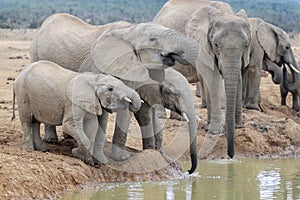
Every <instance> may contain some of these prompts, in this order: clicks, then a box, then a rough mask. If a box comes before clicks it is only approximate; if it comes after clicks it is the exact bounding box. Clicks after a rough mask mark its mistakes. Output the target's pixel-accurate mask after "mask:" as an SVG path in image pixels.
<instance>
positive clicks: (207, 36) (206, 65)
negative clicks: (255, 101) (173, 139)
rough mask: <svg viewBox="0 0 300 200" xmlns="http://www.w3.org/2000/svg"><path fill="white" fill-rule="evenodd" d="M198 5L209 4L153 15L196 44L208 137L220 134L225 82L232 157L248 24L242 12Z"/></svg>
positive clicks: (177, 6) (172, 4)
mask: <svg viewBox="0 0 300 200" xmlns="http://www.w3.org/2000/svg"><path fill="white" fill-rule="evenodd" d="M198 3H200V4H201V5H203V4H209V2H208V1H189V2H188V3H187V2H186V1H183V0H171V1H168V2H167V3H166V4H165V5H164V7H163V8H162V9H161V10H160V11H159V13H158V14H157V15H156V17H155V18H154V22H156V23H160V24H162V25H164V26H167V27H169V28H172V29H175V30H179V31H180V30H181V32H184V33H185V34H186V35H187V36H189V37H191V38H193V39H194V40H195V41H197V43H198V45H199V56H198V59H197V62H196V65H197V66H196V68H197V73H198V74H200V75H201V77H202V78H203V79H204V82H205V83H206V85H207V88H208V92H209V95H210V98H209V99H208V100H209V101H208V133H211V134H219V133H220V132H221V131H222V126H221V103H220V100H221V97H220V88H221V84H222V77H223V78H224V85H225V93H226V112H225V121H226V136H227V143H228V149H227V153H228V155H229V156H230V157H233V156H234V135H235V127H237V126H242V117H241V113H242V74H241V71H242V70H243V69H244V68H245V67H246V66H247V65H248V64H249V51H250V40H251V34H250V27H249V22H248V19H247V16H246V13H245V12H244V11H243V10H242V11H240V12H239V13H237V14H234V13H232V12H224V11H221V10H219V9H217V8H216V7H213V6H204V7H200V8H199V7H198ZM213 3H215V2H213ZM201 5H200V6H201ZM197 8H198V9H197ZM183 30H184V31H183ZM191 69H192V68H191ZM182 71H183V72H184V71H186V70H182ZM197 73H193V74H197Z"/></svg>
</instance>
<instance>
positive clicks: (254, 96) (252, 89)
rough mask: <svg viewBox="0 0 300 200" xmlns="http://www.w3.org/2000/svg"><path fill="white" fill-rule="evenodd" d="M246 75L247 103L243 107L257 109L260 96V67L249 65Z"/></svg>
mask: <svg viewBox="0 0 300 200" xmlns="http://www.w3.org/2000/svg"><path fill="white" fill-rule="evenodd" d="M248 73H249V75H248V85H247V86H248V87H247V90H248V92H247V98H248V99H247V100H248V101H247V103H246V105H245V107H246V108H247V109H254V110H259V111H260V108H259V105H258V104H259V103H260V101H261V97H260V89H259V86H260V78H261V69H258V68H255V67H251V66H250V67H249V72H248Z"/></svg>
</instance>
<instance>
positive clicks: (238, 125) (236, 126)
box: [235, 122, 245, 128]
mask: <svg viewBox="0 0 300 200" xmlns="http://www.w3.org/2000/svg"><path fill="white" fill-rule="evenodd" d="M235 128H245V123H244V122H241V123H237V124H236V125H235Z"/></svg>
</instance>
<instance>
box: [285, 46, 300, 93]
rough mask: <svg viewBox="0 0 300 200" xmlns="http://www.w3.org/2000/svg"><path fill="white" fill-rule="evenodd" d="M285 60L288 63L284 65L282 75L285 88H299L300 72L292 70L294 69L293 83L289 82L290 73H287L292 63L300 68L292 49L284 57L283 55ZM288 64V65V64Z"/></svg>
mask: <svg viewBox="0 0 300 200" xmlns="http://www.w3.org/2000/svg"><path fill="white" fill-rule="evenodd" d="M283 62H284V63H286V64H284V65H285V66H284V67H283V70H282V71H283V72H282V73H283V74H282V77H283V86H284V87H285V88H287V89H288V90H289V91H295V90H296V89H297V88H298V83H297V82H298V81H296V80H298V79H299V78H300V77H299V73H296V72H295V71H294V70H291V71H292V75H291V76H292V80H293V82H292V83H291V81H290V82H289V79H290V78H289V77H290V75H289V74H287V73H286V72H287V69H286V68H287V67H290V66H291V65H293V66H294V67H295V68H296V69H297V70H299V66H298V64H297V61H296V59H295V56H294V54H293V52H292V51H291V52H290V53H289V54H286V55H285V56H284V57H283ZM286 65H287V66H286Z"/></svg>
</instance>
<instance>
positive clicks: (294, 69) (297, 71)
mask: <svg viewBox="0 0 300 200" xmlns="http://www.w3.org/2000/svg"><path fill="white" fill-rule="evenodd" d="M288 66H289V67H290V68H292V70H293V71H294V72H296V73H297V74H300V72H299V70H298V69H297V68H296V67H295V66H294V65H292V64H288Z"/></svg>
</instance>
